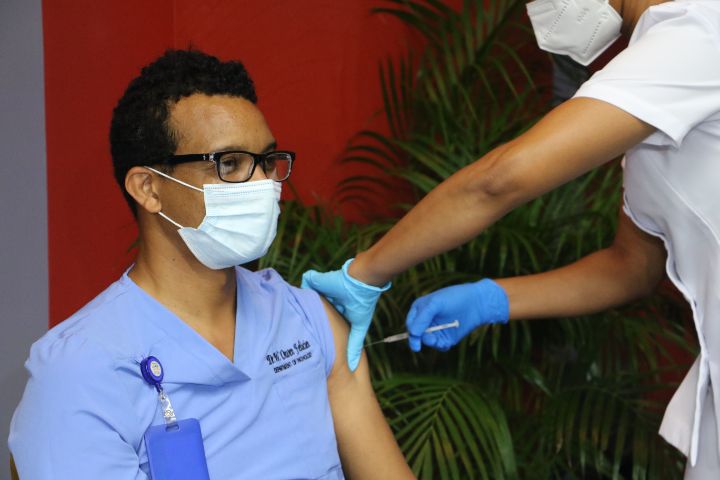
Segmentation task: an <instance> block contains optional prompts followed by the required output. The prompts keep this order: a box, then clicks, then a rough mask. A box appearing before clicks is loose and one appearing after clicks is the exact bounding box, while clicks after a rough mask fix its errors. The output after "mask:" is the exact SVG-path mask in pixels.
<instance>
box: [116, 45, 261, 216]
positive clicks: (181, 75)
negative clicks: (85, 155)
mask: <svg viewBox="0 0 720 480" xmlns="http://www.w3.org/2000/svg"><path fill="white" fill-rule="evenodd" d="M195 93H203V94H205V95H229V96H233V97H242V98H244V99H246V100H249V101H250V102H252V103H257V96H256V94H255V86H254V85H253V81H252V79H251V78H250V75H249V74H248V72H247V70H245V67H244V66H243V64H242V63H240V62H237V61H228V62H222V61H220V60H218V59H217V58H216V57H213V56H211V55H207V54H205V53H203V52H200V51H197V50H192V49H190V50H167V51H166V52H165V54H163V55H162V56H161V57H160V58H158V59H157V60H155V61H154V62H152V63H151V64H149V65H147V66H145V67H143V69H142V70H141V72H140V76H138V77H136V78H135V79H134V80H132V81H131V82H130V84H129V85H128V87H127V89H126V90H125V93H124V94H123V96H122V97H120V100H119V101H118V103H117V105H116V106H115V109H114V110H113V115H112V121H111V123H110V153H111V155H112V161H113V170H114V173H115V180H116V181H117V182H118V184H119V185H120V189H121V190H122V192H123V194H124V195H125V200H126V201H127V202H128V205H129V206H130V209H131V210H132V212H133V215H136V216H137V206H136V205H135V201H134V200H133V198H132V197H131V196H130V195H129V194H128V193H127V191H126V190H125V175H126V174H127V172H128V170H130V169H131V168H132V167H135V166H138V165H157V164H162V163H163V161H164V159H165V158H167V157H169V156H170V155H173V154H174V153H175V150H176V148H177V136H176V135H175V132H173V131H172V129H171V128H170V125H169V115H170V113H169V112H170V110H171V108H172V106H173V105H174V104H175V103H177V102H178V100H180V99H181V98H184V97H188V96H190V95H192V94H195ZM167 169H169V167H167Z"/></svg>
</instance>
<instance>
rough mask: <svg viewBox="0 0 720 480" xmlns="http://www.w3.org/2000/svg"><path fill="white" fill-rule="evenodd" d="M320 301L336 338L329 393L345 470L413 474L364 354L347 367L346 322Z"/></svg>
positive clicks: (358, 474) (359, 478) (395, 477)
mask: <svg viewBox="0 0 720 480" xmlns="http://www.w3.org/2000/svg"><path fill="white" fill-rule="evenodd" d="M321 298H322V297H321ZM323 303H324V305H325V311H326V312H327V315H328V319H329V320H330V326H331V327H332V330H333V337H334V341H335V352H336V353H335V364H334V366H333V369H332V371H331V372H330V376H329V377H328V396H329V398H330V408H331V409H332V414H333V422H334V424H335V435H336V437H337V442H338V449H339V451H340V459H341V461H342V465H343V470H344V472H345V474H346V475H347V476H348V478H350V479H352V480H364V479H368V480H383V479H388V480H402V479H413V478H415V476H414V475H413V474H412V471H411V470H410V468H409V467H408V466H407V463H406V462H405V458H404V457H403V454H402V452H401V451H400V448H399V447H398V445H397V442H396V441H395V438H394V437H393V434H392V431H391V430H390V427H389V426H388V424H387V421H386V420H385V416H384V415H383V412H382V410H381V409H380V405H379V404H378V401H377V399H376V397H375V392H374V391H373V388H372V385H371V383H370V372H369V370H368V362H367V357H366V356H365V354H364V353H363V355H362V359H361V360H360V364H359V366H358V368H357V370H355V372H351V371H350V369H349V368H348V366H347V355H345V350H346V347H347V338H348V326H347V322H346V321H345V319H343V318H342V317H341V316H340V314H339V313H337V311H335V309H334V308H332V307H331V306H330V304H328V303H327V301H325V299H323Z"/></svg>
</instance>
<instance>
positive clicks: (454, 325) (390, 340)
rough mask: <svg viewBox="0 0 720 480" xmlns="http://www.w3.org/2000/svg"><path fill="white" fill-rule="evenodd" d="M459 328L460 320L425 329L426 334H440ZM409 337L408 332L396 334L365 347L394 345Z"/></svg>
mask: <svg viewBox="0 0 720 480" xmlns="http://www.w3.org/2000/svg"><path fill="white" fill-rule="evenodd" d="M459 326H460V321H459V320H453V321H452V322H450V323H443V324H442V325H435V326H434V327H430V328H427V329H425V333H432V332H439V331H440V330H445V329H447V328H457V327H459ZM408 336H409V335H408V333H407V332H403V333H398V334H396V335H390V336H389V337H385V338H383V339H382V340H377V341H375V342H371V343H368V344H367V345H365V346H366V347H369V346H371V345H376V344H378V343H394V342H399V341H401V340H405V339H406V338H408Z"/></svg>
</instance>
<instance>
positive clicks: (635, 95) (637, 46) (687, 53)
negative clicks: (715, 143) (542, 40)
mask: <svg viewBox="0 0 720 480" xmlns="http://www.w3.org/2000/svg"><path fill="white" fill-rule="evenodd" d="M704 10H705V9H699V8H696V9H690V10H688V9H687V8H686V7H682V8H678V9H677V11H676V12H675V13H674V14H673V13H672V12H670V13H668V12H663V14H662V17H664V18H661V19H660V21H658V22H657V23H655V24H654V25H652V26H651V27H649V28H648V29H647V30H646V31H645V32H644V33H643V34H642V36H641V37H640V38H638V40H637V41H635V42H634V43H633V42H631V45H630V46H629V47H628V48H627V49H625V50H624V51H623V52H621V53H620V54H619V55H618V56H616V57H615V58H614V59H613V60H612V61H611V62H610V63H609V64H608V65H607V66H606V67H605V68H603V69H602V70H600V71H599V72H597V73H596V74H595V75H593V76H592V78H590V80H588V81H587V82H586V83H585V84H584V85H583V86H582V87H581V88H580V89H579V90H578V92H577V93H576V94H575V96H576V97H590V98H595V99H598V100H602V101H605V102H608V103H610V104H612V105H615V106H617V107H618V108H621V109H622V110H624V111H626V112H628V113H630V114H631V115H633V116H635V117H637V118H639V119H640V120H643V121H644V122H646V123H649V124H650V125H652V126H654V127H656V128H657V129H658V132H656V133H654V134H653V135H651V136H650V137H649V138H648V139H647V140H646V143H651V144H655V145H673V146H675V147H678V146H679V145H680V144H681V143H682V141H683V138H684V137H685V135H686V134H687V133H688V132H689V131H690V130H692V129H693V128H694V127H695V126H697V125H698V124H699V123H700V122H702V121H704V120H706V119H708V118H709V117H711V116H712V115H713V114H716V113H717V112H719V111H720V44H719V41H720V40H719V38H718V32H717V31H716V30H717V29H716V28H714V27H713V25H714V23H713V22H711V21H710V20H709V19H706V18H703V17H702V13H703V11H704ZM707 13H712V14H713V15H714V16H715V17H716V16H717V13H716V12H710V11H708V12H707ZM646 15H653V12H652V11H651V12H648V13H646ZM656 15H657V14H656ZM647 20H648V21H653V20H654V19H653V18H652V17H650V18H649V19H647ZM713 20H714V19H713ZM639 27H640V26H639ZM639 27H638V28H639Z"/></svg>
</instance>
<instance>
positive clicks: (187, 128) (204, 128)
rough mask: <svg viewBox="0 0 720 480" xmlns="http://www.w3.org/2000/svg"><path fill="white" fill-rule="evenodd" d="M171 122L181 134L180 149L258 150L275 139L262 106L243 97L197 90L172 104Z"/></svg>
mask: <svg viewBox="0 0 720 480" xmlns="http://www.w3.org/2000/svg"><path fill="white" fill-rule="evenodd" d="M170 125H171V127H172V128H173V130H174V131H175V134H176V135H177V137H178V152H177V153H186V152H185V151H192V152H200V151H203V152H204V151H214V150H222V149H227V148H228V147H229V146H235V147H236V148H237V147H240V146H242V147H244V148H242V149H247V150H251V151H255V150H257V149H258V148H260V149H264V148H265V147H266V146H267V145H268V144H269V143H272V142H273V138H272V134H271V132H270V129H269V128H268V126H267V123H266V122H265V118H264V117H263V115H262V113H261V112H260V110H259V109H258V108H257V106H255V105H254V104H253V103H252V102H250V101H248V100H246V99H244V98H242V97H231V96H227V95H205V94H193V95H190V96H188V97H184V98H181V99H180V100H178V102H177V103H175V104H174V105H172V106H171V108H170ZM180 150H183V152H181V151H180Z"/></svg>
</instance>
